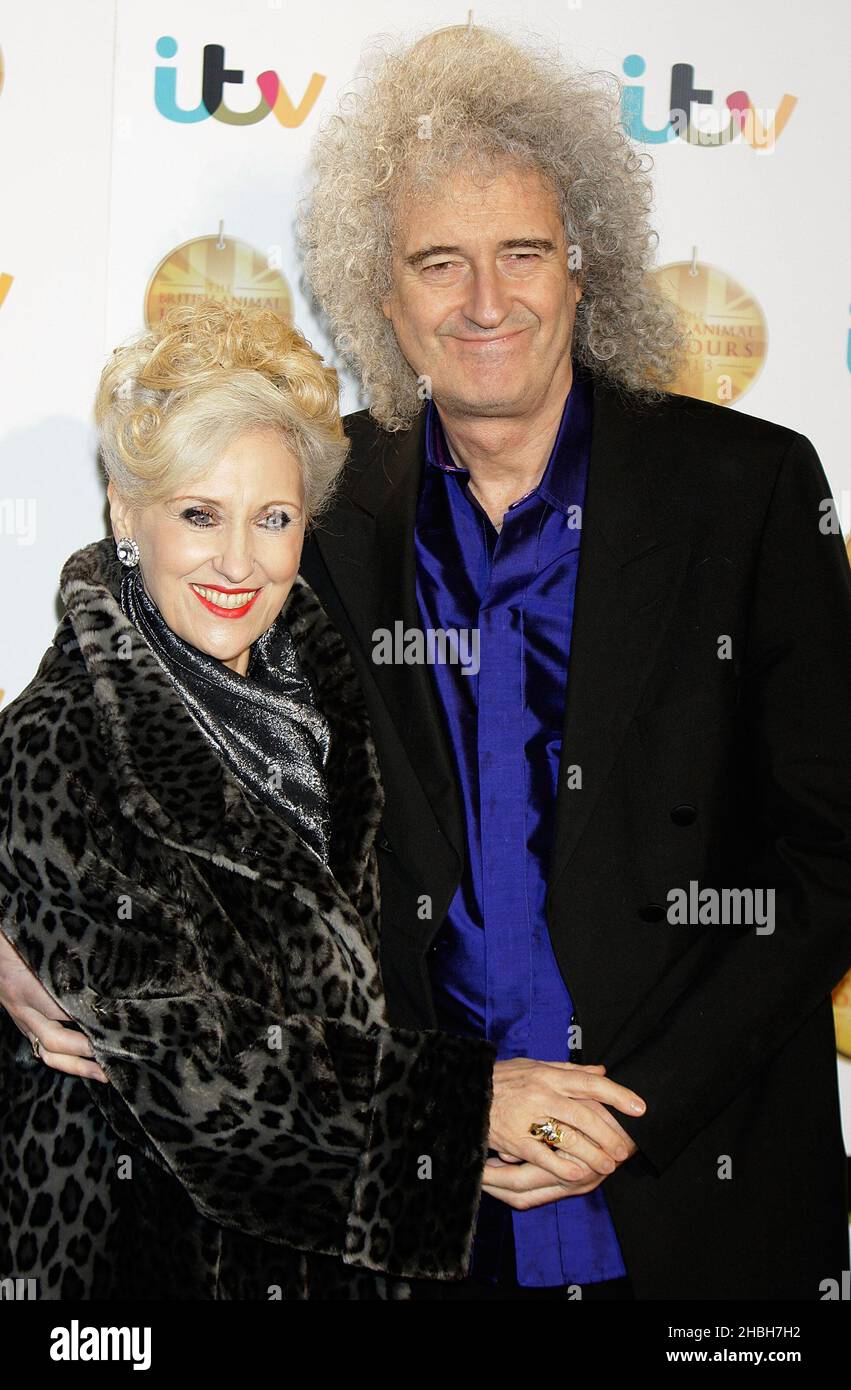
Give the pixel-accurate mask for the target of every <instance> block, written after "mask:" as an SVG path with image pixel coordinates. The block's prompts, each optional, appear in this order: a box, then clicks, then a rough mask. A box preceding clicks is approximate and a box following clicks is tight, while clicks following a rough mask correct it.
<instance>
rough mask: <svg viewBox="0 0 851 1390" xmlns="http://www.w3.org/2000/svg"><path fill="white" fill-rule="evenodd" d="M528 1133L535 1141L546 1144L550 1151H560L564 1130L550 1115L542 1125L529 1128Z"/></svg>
mask: <svg viewBox="0 0 851 1390" xmlns="http://www.w3.org/2000/svg"><path fill="white" fill-rule="evenodd" d="M529 1133H530V1134H533V1135H534V1136H535V1138H536V1139H540V1140H541V1143H542V1144H546V1145H547V1147H548V1148H550V1149H560V1148H562V1147H563V1145H564V1137H565V1135H564V1130H563V1129H562V1128H561V1126H560V1124H559V1122H558V1120H556V1119H554V1118H553V1116H552V1115H550V1116H549V1118H548V1119H546V1120H545V1121H544V1123H543V1124H537V1123H535V1124H533V1125H530V1126H529Z"/></svg>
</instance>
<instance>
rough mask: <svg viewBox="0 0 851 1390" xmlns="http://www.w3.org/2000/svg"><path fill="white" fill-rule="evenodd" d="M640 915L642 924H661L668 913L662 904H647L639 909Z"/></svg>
mask: <svg viewBox="0 0 851 1390" xmlns="http://www.w3.org/2000/svg"><path fill="white" fill-rule="evenodd" d="M638 915H639V917H640V918H641V920H642V922H661V921H662V920H663V918H665V917H666V916H667V912H666V910H665V908H664V907H663V906H662V904H661V903H646V904H645V906H644V907H640V908H639V909H638Z"/></svg>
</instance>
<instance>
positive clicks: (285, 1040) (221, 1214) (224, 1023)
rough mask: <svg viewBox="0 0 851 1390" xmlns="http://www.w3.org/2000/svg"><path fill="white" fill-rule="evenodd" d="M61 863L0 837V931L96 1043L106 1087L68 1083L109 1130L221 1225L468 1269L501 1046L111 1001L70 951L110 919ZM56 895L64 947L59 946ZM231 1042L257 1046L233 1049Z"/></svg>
mask: <svg viewBox="0 0 851 1390" xmlns="http://www.w3.org/2000/svg"><path fill="white" fill-rule="evenodd" d="M28 851H29V853H32V847H31V846H28ZM57 856H58V857H57ZM64 867H65V870H66V872H63V864H62V860H61V851H60V847H59V844H58V842H54V841H51V846H50V867H49V868H46V867H45V865H44V864H43V863H42V862H40V861H39V860H38V858H37V857H36V858H35V859H33V858H30V857H29V854H27V855H25V854H24V852H23V850H22V847H21V845H20V843H18V844H15V843H14V841H13V840H12V841H10V839H9V838H8V837H7V838H6V839H5V840H3V839H0V925H2V929H3V931H4V933H5V934H6V936H7V937H8V939H9V940H10V941H11V942H12V944H13V945H14V946H16V948H17V949H18V951H19V953H20V954H21V955H22V957H23V958H24V959H25V960H26V961H27V962H28V964H29V965H30V967H31V968H32V969H33V970H34V972H35V973H36V974H37V975H38V977H39V979H40V980H41V982H42V984H43V985H44V986H45V988H46V989H47V990H48V992H49V993H50V994H51V995H52V996H53V998H54V999H55V1000H56V1002H57V1003H58V1004H60V1005H61V1007H62V1008H63V1009H64V1010H65V1011H66V1012H67V1013H68V1014H69V1015H70V1016H71V1018H72V1019H74V1020H75V1022H76V1023H77V1024H78V1025H79V1026H80V1027H81V1028H82V1029H83V1031H84V1032H85V1033H86V1034H87V1036H88V1037H89V1039H90V1040H91V1043H92V1047H93V1051H94V1055H95V1058H96V1060H97V1061H98V1063H99V1064H100V1066H101V1067H102V1068H103V1070H104V1071H105V1072H106V1075H107V1076H108V1077H109V1081H110V1083H111V1084H109V1085H105V1084H104V1083H102V1082H95V1081H84V1082H79V1083H78V1084H83V1085H86V1086H87V1087H89V1089H90V1092H91V1094H92V1096H93V1098H94V1100H95V1101H96V1102H97V1104H98V1105H99V1106H100V1108H101V1110H102V1111H103V1112H104V1114H105V1115H106V1117H107V1119H108V1120H109V1122H110V1124H111V1125H112V1127H113V1128H114V1130H115V1131H116V1133H117V1134H118V1135H119V1136H120V1137H121V1138H122V1139H124V1140H125V1141H126V1142H128V1143H129V1144H131V1145H134V1146H136V1147H137V1148H139V1149H141V1150H142V1151H143V1152H144V1153H145V1154H147V1155H148V1156H149V1157H151V1158H153V1159H154V1160H155V1161H156V1162H158V1163H159V1164H160V1166H161V1167H163V1168H166V1169H168V1170H169V1171H170V1172H171V1173H172V1174H173V1175H174V1176H175V1177H176V1178H177V1179H178V1181H179V1182H180V1183H181V1184H182V1185H183V1187H184V1188H185V1189H186V1191H187V1193H188V1194H189V1196H190V1197H191V1199H192V1201H193V1203H194V1205H195V1206H196V1208H197V1209H198V1211H200V1212H201V1213H203V1215H205V1216H207V1217H209V1218H210V1219H211V1220H213V1221H216V1222H218V1223H219V1224H220V1225H222V1226H226V1227H232V1228H234V1229H236V1230H239V1231H242V1232H245V1233H247V1234H249V1235H253V1236H258V1237H262V1238H263V1239H265V1240H269V1241H277V1242H280V1243H281V1244H284V1245H288V1246H291V1247H294V1248H296V1249H301V1250H306V1251H315V1252H322V1253H326V1254H331V1255H336V1256H339V1257H340V1258H342V1260H343V1261H344V1262H346V1263H348V1264H352V1265H357V1266H362V1267H364V1268H367V1269H372V1270H376V1271H380V1272H382V1273H388V1274H392V1275H397V1276H400V1277H410V1278H414V1277H424V1278H438V1279H440V1278H453V1277H461V1276H463V1275H464V1274H466V1272H467V1269H468V1265H469V1257H470V1250H471V1245H472V1234H473V1228H474V1224H475V1217H476V1212H477V1209H478V1204H479V1200H480V1195H481V1182H482V1170H483V1164H484V1159H485V1156H486V1154H487V1135H488V1128H489V1112H490V1104H491V1097H492V1067H493V1061H494V1059H495V1051H496V1050H495V1048H494V1047H493V1045H492V1044H490V1043H488V1042H485V1041H479V1040H473V1039H470V1040H467V1039H461V1038H456V1037H453V1036H451V1035H449V1034H444V1033H440V1032H437V1031H424V1032H416V1031H412V1030H408V1029H402V1028H394V1027H384V1028H380V1027H378V1026H377V1025H373V1026H372V1028H371V1030H367V1029H360V1028H358V1027H355V1026H352V1025H351V1024H349V1023H345V1022H342V1021H337V1020H334V1019H332V1018H326V1017H316V1016H310V1015H308V1014H297V1013H293V1014H290V1015H289V1016H287V1017H283V1018H268V1017H264V1016H263V1015H262V1011H261V1010H260V1009H259V1008H258V1006H257V1005H256V1004H255V1003H254V1002H253V1001H252V1000H250V999H248V998H245V997H243V996H241V995H239V994H238V993H235V992H233V993H228V992H224V991H218V990H217V991H215V992H214V993H210V992H207V991H204V990H201V989H199V990H197V991H196V992H195V993H192V994H180V995H177V996H175V995H170V996H168V997H163V996H162V995H159V996H157V995H153V996H151V997H142V995H141V994H140V993H137V995H136V996H135V997H133V998H119V997H105V996H104V994H102V993H100V992H99V991H96V990H95V989H94V988H93V987H92V979H93V978H94V977H93V976H92V975H91V974H90V972H89V971H88V970H87V964H86V963H87V961H88V959H89V956H90V953H89V952H83V951H80V950H79V949H77V946H76V945H75V943H81V942H83V941H84V940H89V941H91V940H93V939H95V938H96V936H97V934H98V931H100V935H101V936H102V935H103V927H102V926H101V927H100V928H99V924H98V921H97V920H96V919H94V918H89V917H87V915H86V907H85V904H84V897H85V894H84V893H83V894H82V898H81V901H76V900H72V899H69V898H68V896H67V887H68V885H69V884H70V883H71V882H73V881H74V866H73V864H71V863H70V862H69V863H68V864H67V865H65V866H64ZM80 881H81V880H80ZM45 882H47V883H49V884H50V885H51V888H52V889H53V890H54V892H53V894H52V895H51V896H50V898H49V899H48V895H47V894H45V893H44V892H43V888H44V884H45ZM60 882H62V883H63V884H64V885H65V889H64V896H63V890H60V889H59V887H58V885H59V884H60ZM57 892H58V893H59V896H60V899H61V900H62V901H63V903H64V911H65V913H66V927H67V928H68V929H69V943H70V944H69V946H68V948H64V947H60V948H58V949H57V947H56V944H55V941H54V940H53V939H52V938H53V936H54V932H53V928H52V925H51V921H50V914H51V912H54V911H55V909H56V904H57V897H56V893H57ZM45 904H47V905H45ZM97 983H98V984H99V985H100V983H101V982H100V980H98V981H97ZM233 1038H239V1039H241V1040H242V1041H243V1042H244V1041H245V1040H250V1041H249V1045H247V1046H241V1047H239V1048H238V1049H237V1050H234V1048H233V1045H232V1041H231V1040H232V1039H233ZM69 1084H71V1079H70V1078H69Z"/></svg>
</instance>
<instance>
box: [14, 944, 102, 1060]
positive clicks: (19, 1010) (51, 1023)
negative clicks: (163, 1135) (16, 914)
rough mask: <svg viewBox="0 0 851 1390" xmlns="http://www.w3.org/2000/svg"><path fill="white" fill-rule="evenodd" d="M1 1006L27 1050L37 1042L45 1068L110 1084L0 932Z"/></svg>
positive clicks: (66, 1017)
mask: <svg viewBox="0 0 851 1390" xmlns="http://www.w3.org/2000/svg"><path fill="white" fill-rule="evenodd" d="M0 1005H2V1006H3V1008H4V1009H5V1010H6V1012H7V1013H8V1015H9V1017H10V1018H11V1020H12V1022H13V1023H14V1024H15V1026H16V1027H17V1028H19V1029H20V1030H21V1032H22V1033H23V1035H24V1037H25V1038H26V1039H27V1040H28V1042H29V1043H30V1046H32V1044H33V1042H34V1041H35V1039H36V1038H38V1041H39V1052H38V1057H39V1061H41V1062H44V1064H45V1066H48V1067H52V1068H53V1070H54V1071H63V1072H66V1073H67V1074H68V1076H82V1077H85V1078H86V1079H87V1080H90V1081H106V1082H108V1081H109V1077H108V1076H107V1075H106V1073H105V1072H104V1071H103V1070H102V1069H101V1068H100V1067H99V1066H98V1064H97V1062H95V1061H89V1060H87V1059H89V1058H92V1057H93V1056H94V1053H93V1052H92V1045H91V1043H90V1042H89V1040H88V1038H87V1037H86V1035H85V1033H81V1032H80V1031H79V1030H78V1029H77V1028H76V1027H74V1028H65V1027H63V1024H64V1023H65V1022H68V1023H71V1022H72V1021H73V1020H72V1019H71V1018H70V1017H69V1015H68V1014H66V1013H65V1011H64V1009H60V1007H59V1005H58V1004H57V1003H56V1002H55V1000H53V999H51V997H50V995H49V994H48V992H47V990H46V989H45V988H44V986H43V985H42V983H41V981H40V980H38V979H37V978H36V976H35V975H34V974H33V972H32V971H31V970H30V968H29V966H28V965H27V963H26V961H25V960H24V959H23V958H22V957H21V956H19V955H18V952H17V951H16V950H15V948H14V946H13V945H12V944H11V942H10V941H8V940H7V938H6V937H5V936H4V934H3V932H0Z"/></svg>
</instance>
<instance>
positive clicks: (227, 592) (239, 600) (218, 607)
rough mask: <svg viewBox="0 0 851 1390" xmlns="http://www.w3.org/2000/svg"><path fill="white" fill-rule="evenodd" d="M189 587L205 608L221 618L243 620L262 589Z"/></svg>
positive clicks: (198, 585)
mask: <svg viewBox="0 0 851 1390" xmlns="http://www.w3.org/2000/svg"><path fill="white" fill-rule="evenodd" d="M189 587H190V589H191V590H192V592H193V593H194V594H196V595H197V597H198V598H199V599H200V600H201V602H202V603H203V605H204V607H205V608H208V609H209V610H210V612H211V613H215V614H216V616H217V617H219V618H241V617H242V616H243V614H244V613H247V612H248V610H249V608H251V607H252V606H253V604H254V601H255V599H256V598H257V595H258V594H259V593H260V589H223V588H221V587H220V585H218V584H190V585H189ZM260 587H261V588H262V587H263V586H262V585H261V586H260Z"/></svg>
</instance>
